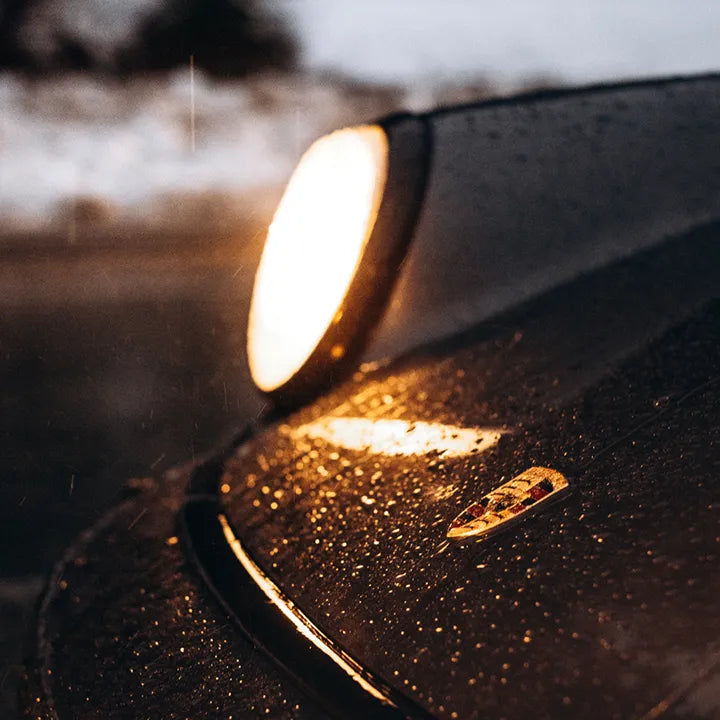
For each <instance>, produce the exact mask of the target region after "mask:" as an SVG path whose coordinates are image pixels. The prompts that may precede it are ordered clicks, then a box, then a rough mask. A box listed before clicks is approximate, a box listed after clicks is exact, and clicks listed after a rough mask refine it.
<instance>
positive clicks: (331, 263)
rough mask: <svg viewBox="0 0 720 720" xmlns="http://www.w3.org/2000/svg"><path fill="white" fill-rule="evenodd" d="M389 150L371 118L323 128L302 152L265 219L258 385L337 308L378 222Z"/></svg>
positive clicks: (271, 379) (290, 367)
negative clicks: (367, 121)
mask: <svg viewBox="0 0 720 720" xmlns="http://www.w3.org/2000/svg"><path fill="white" fill-rule="evenodd" d="M387 155H388V146H387V138H386V135H385V132H384V130H383V129H382V128H381V127H379V126H377V125H373V126H367V127H357V128H350V129H347V130H339V131H338V132H335V133H333V134H332V135H327V136H326V137H323V138H321V139H320V140H318V141H317V142H316V143H315V144H314V145H312V147H310V149H309V150H308V151H307V152H306V153H305V155H304V156H303V157H302V159H301V160H300V164H299V165H298V166H297V168H296V170H295V172H294V174H293V176H292V178H291V179H290V183H289V184H288V186H287V189H286V190H285V194H284V195H283V198H282V200H281V201H280V205H279V206H278V209H277V211H276V213H275V216H274V218H273V221H272V224H271V225H270V230H269V232H268V235H267V240H266V242H265V249H264V250H263V255H262V259H261V261H260V266H259V268H258V271H257V275H256V278H255V287H254V290H253V297H252V304H251V306H250V321H249V328H248V359H249V363H250V370H251V372H252V376H253V379H254V380H255V382H256V384H257V385H258V387H259V388H260V389H261V390H265V391H272V390H275V389H276V388H278V387H280V386H282V385H284V384H285V383H287V382H288V380H290V379H291V378H292V376H293V375H294V374H295V373H296V372H297V371H298V370H299V369H300V368H301V367H302V366H303V364H304V363H305V361H306V360H307V359H308V358H309V357H310V355H311V354H312V352H313V350H314V349H315V348H316V347H317V345H318V343H319V342H320V341H321V339H322V338H323V336H324V335H325V333H326V332H327V329H328V327H329V326H330V324H331V323H332V321H333V318H334V317H335V315H336V314H337V313H338V312H341V305H342V301H343V299H344V297H345V294H346V293H347V290H348V287H349V285H350V282H351V281H352V278H353V276H354V275H355V271H356V269H357V266H358V263H359V262H360V259H361V257H362V254H363V251H364V249H365V246H366V244H367V241H368V238H369V236H370V233H371V231H372V229H373V226H374V224H375V217H376V215H377V210H378V206H379V204H380V199H381V197H382V192H383V189H384V187H385V180H386V176H387ZM335 352H336V353H342V352H343V348H341V347H338V348H336V349H335Z"/></svg>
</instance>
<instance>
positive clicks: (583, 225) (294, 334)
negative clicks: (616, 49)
mask: <svg viewBox="0 0 720 720" xmlns="http://www.w3.org/2000/svg"><path fill="white" fill-rule="evenodd" d="M717 88H718V84H717V79H716V78H712V77H707V78H703V77H699V78H694V79H685V80H680V81H659V82H647V83H638V84H636V85H626V86H616V87H599V88H590V89H584V90H580V91H561V92H556V93H547V94H541V95H538V96H531V97H526V98H514V99H510V100H499V101H491V102H487V103H480V104H478V105H474V106H461V107H455V108H444V109H440V110H438V111H436V112H433V113H428V114H426V115H422V116H412V115H399V116H394V117H392V118H389V119H386V120H383V121H379V122H378V124H377V125H370V126H359V127H356V128H351V129H346V130H342V131H340V132H337V133H333V134H331V135H328V136H326V137H324V138H322V139H321V140H319V141H318V142H316V143H315V144H314V145H313V146H312V147H311V148H310V150H309V151H308V152H307V153H306V154H305V156H304V157H303V158H302V160H301V162H300V164H299V166H298V168H297V170H296V171H295V174H294V175H293V177H292V179H291V181H290V184H289V185H288V188H287V190H286V192H285V195H284V197H283V199H282V201H281V203H280V206H279V207H278V209H277V213H276V215H275V219H274V221H273V223H272V226H271V228H270V231H269V233H268V237H267V243H266V247H265V250H264V253H263V257H262V260H261V262H260V266H259V270H258V272H257V276H256V280H255V289H254V294H253V299H252V306H251V310H250V323H249V334H248V354H249V362H250V368H251V371H252V376H253V379H254V381H255V383H256V385H257V386H258V387H259V388H260V389H261V390H263V391H265V392H269V393H271V394H272V395H273V397H274V399H275V400H276V401H278V402H280V403H281V404H282V403H288V402H291V403H294V402H296V401H297V400H298V399H300V398H301V397H307V396H309V395H311V394H312V393H314V392H317V391H318V390H319V389H321V388H322V387H326V386H328V385H330V384H331V383H332V382H335V381H336V379H337V378H338V370H339V369H340V368H341V367H345V368H346V369H347V368H350V367H352V360H353V359H355V360H357V359H358V358H359V357H363V359H365V360H377V359H379V358H381V357H394V356H397V355H399V354H401V353H403V352H406V351H408V350H410V349H412V348H415V347H417V346H419V345H422V344H425V343H429V342H433V341H437V340H441V339H443V338H446V337H449V336H451V335H455V334H457V333H458V332H461V331H464V330H467V329H469V328H471V327H472V326H474V325H476V324H478V323H479V322H481V321H483V320H485V319H487V318H488V317H490V316H491V315H497V314H498V313H500V312H502V311H504V310H507V309H509V308H510V307H512V306H515V305H517V304H518V303H520V302H522V301H524V300H527V299H530V298H531V297H533V296H536V295H538V294H540V293H542V292H544V291H547V290H549V289H550V288H553V287H555V286H557V285H559V284H561V283H564V282H568V281H570V280H572V279H574V278H576V277H577V276H578V275H580V274H582V273H586V272H589V271H592V270H594V269H595V268H598V267H600V266H602V265H605V264H608V263H610V262H613V261H615V260H617V259H619V258H622V257H623V256H626V255H629V254H631V253H635V252H637V251H638V250H641V249H643V248H648V247H651V246H653V245H656V244H658V243H660V242H662V241H663V240H665V239H668V238H671V237H673V236H677V235H680V234H682V233H686V232H688V231H689V230H690V229H692V228H695V227H699V226H701V225H703V224H706V223H710V222H713V221H716V219H717V217H718V216H719V215H720V194H719V193H718V192H717V177H718V174H717V173H718V170H717V169H718V167H720V143H718V142H717V138H718V133H720V94H719V93H718V89H717ZM685 127H687V128H692V132H690V131H689V130H688V132H685V133H683V135H682V142H678V130H677V128H685ZM370 333H372V336H370ZM341 361H342V362H341ZM343 363H344V364H343Z"/></svg>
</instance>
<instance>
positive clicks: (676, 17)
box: [271, 0, 720, 83]
mask: <svg viewBox="0 0 720 720" xmlns="http://www.w3.org/2000/svg"><path fill="white" fill-rule="evenodd" d="M271 5H273V6H275V7H278V6H279V7H281V8H282V9H283V11H284V12H285V13H287V14H288V16H289V17H290V18H291V20H292V24H293V25H294V26H295V29H296V32H297V33H298V34H299V36H300V41H301V45H302V48H303V58H304V62H305V64H306V65H307V66H309V67H311V68H314V69H335V70H341V71H343V72H346V73H349V74H352V75H357V76H360V77H364V78H368V79H374V80H390V81H396V80H401V81H411V82H412V81H416V80H419V79H421V78H425V77H427V76H428V75H431V76H436V77H441V78H443V77H444V78H452V79H462V76H463V75H465V76H467V75H477V74H485V75H487V76H488V77H490V78H491V79H493V80H502V81H505V82H508V83H516V82H518V81H524V80H525V79H527V78H528V77H533V76H536V77H537V76H551V77H559V78H562V79H565V80H568V81H571V82H585V81H595V80H603V79H614V78H626V77H639V76H648V75H661V74H672V73H688V72H694V71H706V70H711V69H718V70H720V2H714V1H712V0H705V1H704V2H701V1H700V0H682V1H679V0H598V1H594V0H513V1H512V2H504V3H501V2H488V1H487V0H363V1H362V2H357V1H352V2H350V1H345V0H276V2H275V3H271Z"/></svg>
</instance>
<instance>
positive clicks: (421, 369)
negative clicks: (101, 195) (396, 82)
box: [26, 76, 720, 720]
mask: <svg viewBox="0 0 720 720" xmlns="http://www.w3.org/2000/svg"><path fill="white" fill-rule="evenodd" d="M348 138H349V142H350V144H351V145H353V147H352V148H351V149H350V151H349V152H350V154H351V155H352V158H351V159H350V160H347V161H346V160H344V159H343V158H345V149H344V148H343V147H342V146H343V144H344V143H345V142H346V141H348ZM718 138H720V77H715V76H706V77H697V78H685V79H675V80H663V81H656V82H646V83H639V84H631V85H624V86H614V87H595V88H588V89H581V90H575V91H562V92H551V93H541V94H538V95H532V96H523V97H519V98H514V99H510V100H502V101H491V102H488V103H484V104H481V105H473V106H468V107H458V108H448V109H443V110H439V111H437V112H435V113H432V114H429V115H427V116H422V117H418V116H410V115H401V116H394V117H393V118H389V119H387V120H384V121H382V122H381V123H379V124H378V125H373V126H364V127H362V128H359V129H356V130H345V131H342V132H341V133H340V134H339V135H331V136H329V140H328V139H327V138H326V139H325V141H320V142H321V143H325V144H323V146H322V147H320V151H319V154H318V152H315V151H313V149H311V151H309V153H308V154H307V155H306V157H305V160H303V161H302V162H301V165H300V167H299V169H298V171H296V175H295V176H294V178H293V180H292V181H291V184H290V186H289V189H288V191H287V192H286V195H285V198H284V199H283V201H282V203H281V206H280V208H279V210H278V214H276V220H275V222H274V223H273V226H272V227H271V230H270V235H269V240H268V245H267V248H266V251H265V254H264V256H263V259H262V260H261V262H260V266H259V270H258V275H257V279H256V286H255V295H254V299H253V307H252V308H251V310H250V322H249V325H250V330H249V347H248V351H249V357H250V366H251V370H252V372H253V376H254V378H255V381H256V383H257V384H258V386H259V387H260V388H261V389H262V390H263V391H264V392H265V393H267V394H268V397H269V400H270V405H269V408H268V410H267V411H266V413H265V415H264V416H263V417H261V418H253V419H250V420H249V422H247V424H246V425H245V426H244V427H243V429H242V430H241V431H239V433H238V436H237V437H236V438H235V440H234V441H233V442H232V443H230V445H229V446H227V447H224V448H221V449H220V450H219V451H218V453H217V454H215V455H213V456H211V457H209V458H207V459H206V460H205V461H203V462H200V463H197V464H191V465H188V466H187V467H182V468H178V469H176V470H174V471H171V472H169V473H167V474H166V475H164V476H163V477H160V478H145V479H136V480H134V481H132V482H131V483H130V484H129V485H128V489H127V493H126V497H125V498H124V499H123V500H122V501H121V502H119V503H118V505H117V506H116V507H115V509H114V510H113V511H112V512H110V513H109V514H107V515H106V516H105V517H103V518H102V519H101V520H100V521H99V522H98V523H97V524H96V525H95V526H93V527H92V528H91V529H89V530H88V531H87V532H86V533H85V534H84V535H83V536H82V537H81V538H79V540H78V541H77V542H76V544H75V545H74V546H73V547H71V548H70V549H69V550H68V551H67V553H66V554H65V557H64V558H63V560H62V562H61V563H59V565H58V566H57V568H56V570H55V573H54V575H53V577H52V578H51V580H50V583H49V586H48V590H47V593H46V594H45V597H44V600H43V602H42V606H41V609H40V614H39V624H38V647H37V658H36V659H35V661H34V662H33V663H32V664H31V666H30V668H29V671H28V689H27V703H26V705H27V714H28V717H38V718H59V719H60V720H65V718H73V719H75V718H95V717H97V718H107V717H122V718H124V717H127V718H201V717H208V718H235V719H237V718H245V717H273V718H324V717H337V718H375V717H377V718H405V717H408V718H415V717H417V718H431V717H436V718H443V719H444V720H445V719H447V720H450V719H454V718H498V719H499V718H507V719H517V718H528V717H537V718H561V717H568V718H577V717H585V718H622V719H625V718H638V719H640V718H643V719H646V720H649V719H650V718H660V717H662V718H669V717H683V718H712V717H718V716H720V607H719V605H720V603H719V601H718V598H720V572H718V570H719V558H720V522H719V520H718V490H717V482H718V479H717V475H718V472H720V416H719V415H718V407H719V406H720V222H719V221H720V142H718ZM327 143H329V145H328V144H327ZM328 147H329V148H330V150H329V153H326V152H325V151H326V149H327V148H328ZM314 148H315V150H317V149H318V146H314ZM323 154H325V157H324V158H323V157H322V156H323ZM318 158H320V160H318ZM306 160H307V162H306ZM308 168H310V170H308ZM328 168H329V174H327V171H328ZM348 168H351V169H350V170H348ZM318 173H319V176H320V180H318ZM363 173H364V174H363ZM298 178H299V179H298ZM308 178H309V179H308ZM308 183H309V184H308ZM323 183H324V184H323ZM298 198H299V199H298ZM353 198H361V199H362V202H360V200H359V201H358V202H359V206H355V205H354V202H355V201H354V199H353ZM345 203H347V204H345ZM333 213H335V214H334V215H333V217H332V218H328V217H327V216H329V215H331V214H333ZM273 233H274V234H275V240H274V241H273V239H272V238H273ZM283 233H285V235H282V234H283ZM288 233H289V235H288ZM322 233H326V237H321V235H322ZM347 233H349V234H351V235H352V236H353V238H354V239H353V243H354V245H353V249H351V251H348V253H349V254H348V253H345V254H344V251H341V250H338V249H337V248H336V244H337V243H339V242H340V241H341V240H342V238H344V237H345V234H347ZM278 238H279V239H278ZM301 240H302V243H301ZM303 243H309V244H303ZM336 250H337V255H335V254H334V253H335V252H336ZM290 258H292V261H291V260H290ZM340 268H342V270H341V269H340ZM270 306H273V307H271V308H270V309H268V307H270ZM308 328H309V329H308ZM271 366H272V367H271ZM249 391H250V389H249Z"/></svg>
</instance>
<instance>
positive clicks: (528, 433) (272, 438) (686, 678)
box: [223, 229, 720, 718]
mask: <svg viewBox="0 0 720 720" xmlns="http://www.w3.org/2000/svg"><path fill="white" fill-rule="evenodd" d="M717 241H718V235H717V231H716V230H712V229H711V230H709V231H707V232H706V233H700V234H698V235H696V236H694V237H692V238H683V239H681V240H679V241H677V242H675V243H671V244H669V245H668V246H666V247H664V248H662V249H661V250H660V251H656V252H653V253H649V254H646V255H644V256H640V257H639V258H636V259H635V260H634V261H632V262H626V263H624V264H620V265H618V266H615V267H613V268H610V269H608V270H606V271H603V272H601V273H597V274H596V275H594V276H592V277H590V278H584V279H582V280H580V281H578V282H576V283H574V284H573V285H571V286H568V287H565V288H562V289H560V290H558V291H556V292H554V293H552V294H550V295H549V296H546V297H545V298H543V299H542V300H541V301H539V302H537V303H534V304H532V305H530V306H528V307H527V308H525V309H524V310H522V311H520V312H517V313H514V314H513V315H512V316H507V317H505V318H503V319H501V320H499V321H497V322H495V323H493V325H491V326H485V327H483V328H481V329H479V330H478V331H477V332H475V333H474V334H472V335H470V336H466V337H465V338H464V339H463V340H462V341H461V342H458V344H457V345H456V347H455V349H454V350H450V349H448V348H447V347H444V348H443V347H437V348H435V349H434V350H433V351H430V352H427V353H420V354H416V355H414V356H411V357H408V358H406V359H405V360H404V361H400V362H397V363H394V364H393V365H390V366H388V367H387V368H381V369H379V370H376V371H374V372H370V373H367V374H359V375H358V376H357V377H356V379H355V380H354V381H352V382H349V383H347V384H346V385H344V386H343V387H341V388H339V389H338V390H337V391H335V392H333V393H331V394H330V395H329V396H327V397H325V398H323V399H321V400H319V401H318V402H317V403H316V404H315V405H313V406H311V407H308V408H305V409H304V410H302V411H301V412H299V413H297V414H296V415H294V416H292V417H291V418H289V419H288V420H286V421H284V422H281V423H278V424H277V425H275V426H274V427H271V428H269V429H268V430H267V431H265V432H263V433H261V434H260V435H259V436H258V437H257V438H255V439H254V440H252V441H251V442H250V443H248V444H246V445H243V446H241V448H239V450H238V452H237V453H236V455H235V457H234V458H231V459H230V460H229V461H228V462H227V464H226V468H225V473H224V475H223V482H225V483H228V484H229V485H230V486H231V488H232V489H231V492H230V493H229V494H228V496H227V501H226V506H227V508H228V512H229V514H230V517H231V518H232V520H233V522H234V524H235V526H236V527H238V528H242V529H243V540H244V542H245V543H246V544H247V546H248V548H249V550H250V552H251V553H252V554H253V556H254V557H255V559H256V560H257V562H258V563H259V564H260V565H261V566H262V567H263V568H264V569H265V570H266V571H267V572H268V573H269V575H270V576H271V577H272V578H273V579H274V580H275V581H276V582H277V583H278V584H279V585H281V587H282V588H283V589H284V590H285V592H287V593H288V595H290V597H292V599H293V600H294V601H295V602H297V603H298V604H299V606H300V607H302V609H303V610H304V612H306V613H307V614H308V615H309V616H310V617H311V619H313V621H314V622H316V623H317V624H318V625H319V626H320V627H321V628H322V629H323V630H324V631H325V632H327V633H328V634H329V635H330V636H331V637H333V638H335V639H337V641H339V642H340V643H342V645H343V646H344V647H345V648H346V649H347V650H348V651H349V652H350V653H351V654H352V655H353V656H354V657H355V658H356V659H358V660H359V661H361V662H362V663H364V664H365V665H367V667H368V668H369V669H370V670H371V671H373V672H376V673H379V674H382V675H383V676H384V677H387V678H388V679H390V681H391V682H393V683H394V684H395V686H396V687H397V688H398V689H399V690H402V691H403V692H405V693H407V694H408V695H409V697H411V698H412V699H414V700H415V701H416V702H418V703H420V704H422V705H423V706H424V707H425V708H426V709H427V710H429V711H430V712H432V713H434V714H436V715H437V716H439V717H442V718H454V717H462V718H480V717H483V718H486V717H491V718H492V717H497V718H503V717H504V718H524V717H529V716H534V717H554V718H556V717H578V716H581V715H583V716H585V717H590V718H594V717H603V718H627V717H641V716H643V714H644V713H646V712H649V711H651V709H652V708H653V707H655V706H656V705H657V704H658V703H660V702H661V701H663V700H664V699H665V698H666V697H668V696H672V695H673V693H675V694H678V697H677V698H676V703H675V704H676V705H677V707H679V708H681V709H682V710H683V711H684V712H686V713H687V714H688V716H689V717H712V716H713V715H714V713H716V712H718V711H720V696H719V694H718V692H717V688H718V667H716V662H717V661H718V659H720V655H719V654H718V653H720V632H719V631H720V612H718V600H717V598H718V597H720V575H718V572H717V571H718V552H719V550H720V546H719V544H718V543H719V542H720V539H719V538H720V524H719V523H718V515H717V498H718V492H717V484H716V483H717V474H718V470H720V420H719V418H718V413H717V408H718V403H720V306H719V305H718V304H717V303H712V301H711V298H713V297H714V296H716V295H718V293H719V292H720V282H718V280H719V278H720V274H719V273H720V255H719V253H718V251H717V249H716V248H717ZM703 299H704V300H705V303H707V302H710V304H709V305H708V304H704V305H703V303H702V301H703ZM700 307H704V309H702V310H701V309H699V308H700ZM683 315H685V316H687V315H689V316H690V317H691V319H689V320H687V321H682V316H683ZM673 324H675V325H676V327H675V329H672V330H670V331H669V332H668V331H667V329H668V326H670V325H673ZM653 336H655V339H654V340H653V341H651V338H653ZM326 413H331V414H336V415H340V416H345V417H353V416H354V417H363V418H401V419H405V420H410V421H412V420H425V421H437V422H444V423H450V424H455V425H470V426H472V425H478V426H486V425H493V426H496V425H498V424H500V425H504V426H505V427H506V428H507V430H508V431H509V434H508V435H506V436H504V437H503V438H502V439H501V441H500V443H499V444H498V446H497V448H496V449H494V450H491V451H489V452H487V453H484V454H483V455H479V456H475V457H473V456H470V457H469V458H459V459H452V460H443V459H442V458H437V457H427V456H422V457H410V458H409V457H397V456H395V457H389V456H382V455H378V454H371V453H369V452H365V451H353V450H343V449H342V448H338V447H335V446H333V445H331V444H328V443H326V442H324V441H322V440H312V441H307V442H301V441H297V440H292V439H291V438H290V437H289V435H288V428H294V427H297V426H298V425H300V424H301V423H306V422H309V421H311V420H313V419H316V418H318V417H321V416H323V415H324V414H326ZM530 465H542V466H547V467H552V468H556V469H558V470H560V471H561V472H563V473H564V474H565V475H566V476H567V477H568V480H569V481H570V485H571V492H570V494H569V495H568V496H567V497H566V499H564V500H563V501H562V502H559V503H556V504H555V505H554V506H552V507H551V508H549V509H548V510H547V511H546V512H543V513H541V514H539V515H537V516H534V517H532V518H530V519H528V520H527V521H526V522H524V523H521V524H519V525H517V526H515V527H513V528H511V529H508V530H507V531H506V532H504V533H502V534H500V535H498V536H497V537H495V538H491V539H488V540H483V541H480V542H472V541H470V542H465V543H459V544H458V543H451V544H449V543H448V542H447V541H446V538H445V533H446V531H447V527H448V525H449V523H450V521H451V520H452V519H453V518H454V517H455V515H456V514H457V513H458V512H459V511H460V510H462V509H463V507H466V506H467V505H468V504H469V503H471V502H472V501H473V500H475V499H477V498H479V497H480V496H481V495H483V494H484V493H486V492H488V491H489V490H491V489H492V488H493V487H497V486H498V485H500V484H501V483H502V482H504V481H505V480H507V479H509V478H510V477H512V476H513V475H515V474H517V473H518V472H521V471H522V470H523V469H525V468H527V467H529V466H530ZM708 673H709V674H708ZM713 673H714V674H713ZM694 681H697V683H699V685H700V687H701V690H697V688H695V689H694V690H692V691H691V689H688V688H689V684H690V683H692V682H694ZM686 686H687V687H686ZM693 693H695V694H693ZM673 712H674V710H673Z"/></svg>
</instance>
